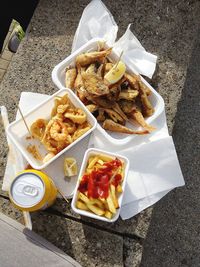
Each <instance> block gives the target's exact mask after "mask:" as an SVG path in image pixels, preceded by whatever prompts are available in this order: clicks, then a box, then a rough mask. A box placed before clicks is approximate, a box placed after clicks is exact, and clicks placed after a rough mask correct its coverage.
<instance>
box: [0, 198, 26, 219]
mask: <svg viewBox="0 0 200 267" xmlns="http://www.w3.org/2000/svg"><path fill="white" fill-rule="evenodd" d="M0 212H2V213H4V214H5V215H7V216H9V217H10V218H12V219H14V220H16V221H18V222H20V223H22V224H24V218H23V214H22V212H21V211H19V210H18V209H16V208H15V207H14V206H13V204H11V203H10V200H9V199H6V198H3V197H0Z"/></svg>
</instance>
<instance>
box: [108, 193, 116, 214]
mask: <svg viewBox="0 0 200 267" xmlns="http://www.w3.org/2000/svg"><path fill="white" fill-rule="evenodd" d="M106 200H107V204H108V208H109V211H110V212H112V213H114V214H115V213H116V208H115V205H114V203H113V200H112V195H111V192H110V190H109V195H108V197H107V199H106Z"/></svg>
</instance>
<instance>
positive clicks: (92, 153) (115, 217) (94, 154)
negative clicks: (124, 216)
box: [71, 148, 129, 222]
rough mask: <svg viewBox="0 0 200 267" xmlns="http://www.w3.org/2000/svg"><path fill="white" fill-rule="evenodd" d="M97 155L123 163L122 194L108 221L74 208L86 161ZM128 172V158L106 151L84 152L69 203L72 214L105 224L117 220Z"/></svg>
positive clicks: (89, 150)
mask: <svg viewBox="0 0 200 267" xmlns="http://www.w3.org/2000/svg"><path fill="white" fill-rule="evenodd" d="M98 154H104V155H108V156H111V157H113V158H115V157H117V158H119V159H120V160H121V161H122V162H124V165H125V171H124V179H123V182H122V189H123V192H122V193H121V194H120V196H119V198H118V202H119V208H118V209H117V212H116V214H115V215H114V216H113V218H111V219H108V218H106V217H104V216H99V215H96V214H95V213H92V212H90V211H85V210H81V209H78V208H76V201H77V196H78V186H79V184H80V181H81V178H82V176H83V174H84V173H85V169H86V166H87V163H88V159H89V158H90V157H91V156H96V155H98ZM128 170H129V160H128V158H126V157H124V156H121V155H118V154H116V153H111V152H108V151H105V150H101V149H96V148H89V149H88V150H86V152H85V155H84V158H83V163H82V165H81V169H80V172H79V177H78V180H77V184H76V187H75V190H74V195H73V199H72V202H71V207H72V209H73V210H74V212H76V213H78V214H80V215H84V216H87V217H91V218H94V219H97V220H101V221H105V222H115V221H116V220H117V219H118V218H119V214H120V209H121V205H122V200H123V196H124V192H125V186H126V179H127V175H128Z"/></svg>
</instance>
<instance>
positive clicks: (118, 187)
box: [117, 184, 123, 193]
mask: <svg viewBox="0 0 200 267" xmlns="http://www.w3.org/2000/svg"><path fill="white" fill-rule="evenodd" d="M122 192H123V189H122V186H121V185H120V184H118V186H117V193H122Z"/></svg>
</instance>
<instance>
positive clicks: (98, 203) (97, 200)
mask: <svg viewBox="0 0 200 267" xmlns="http://www.w3.org/2000/svg"><path fill="white" fill-rule="evenodd" d="M90 203H91V204H94V205H97V206H98V207H99V208H100V209H104V203H103V202H101V200H99V199H96V198H93V199H90Z"/></svg>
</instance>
